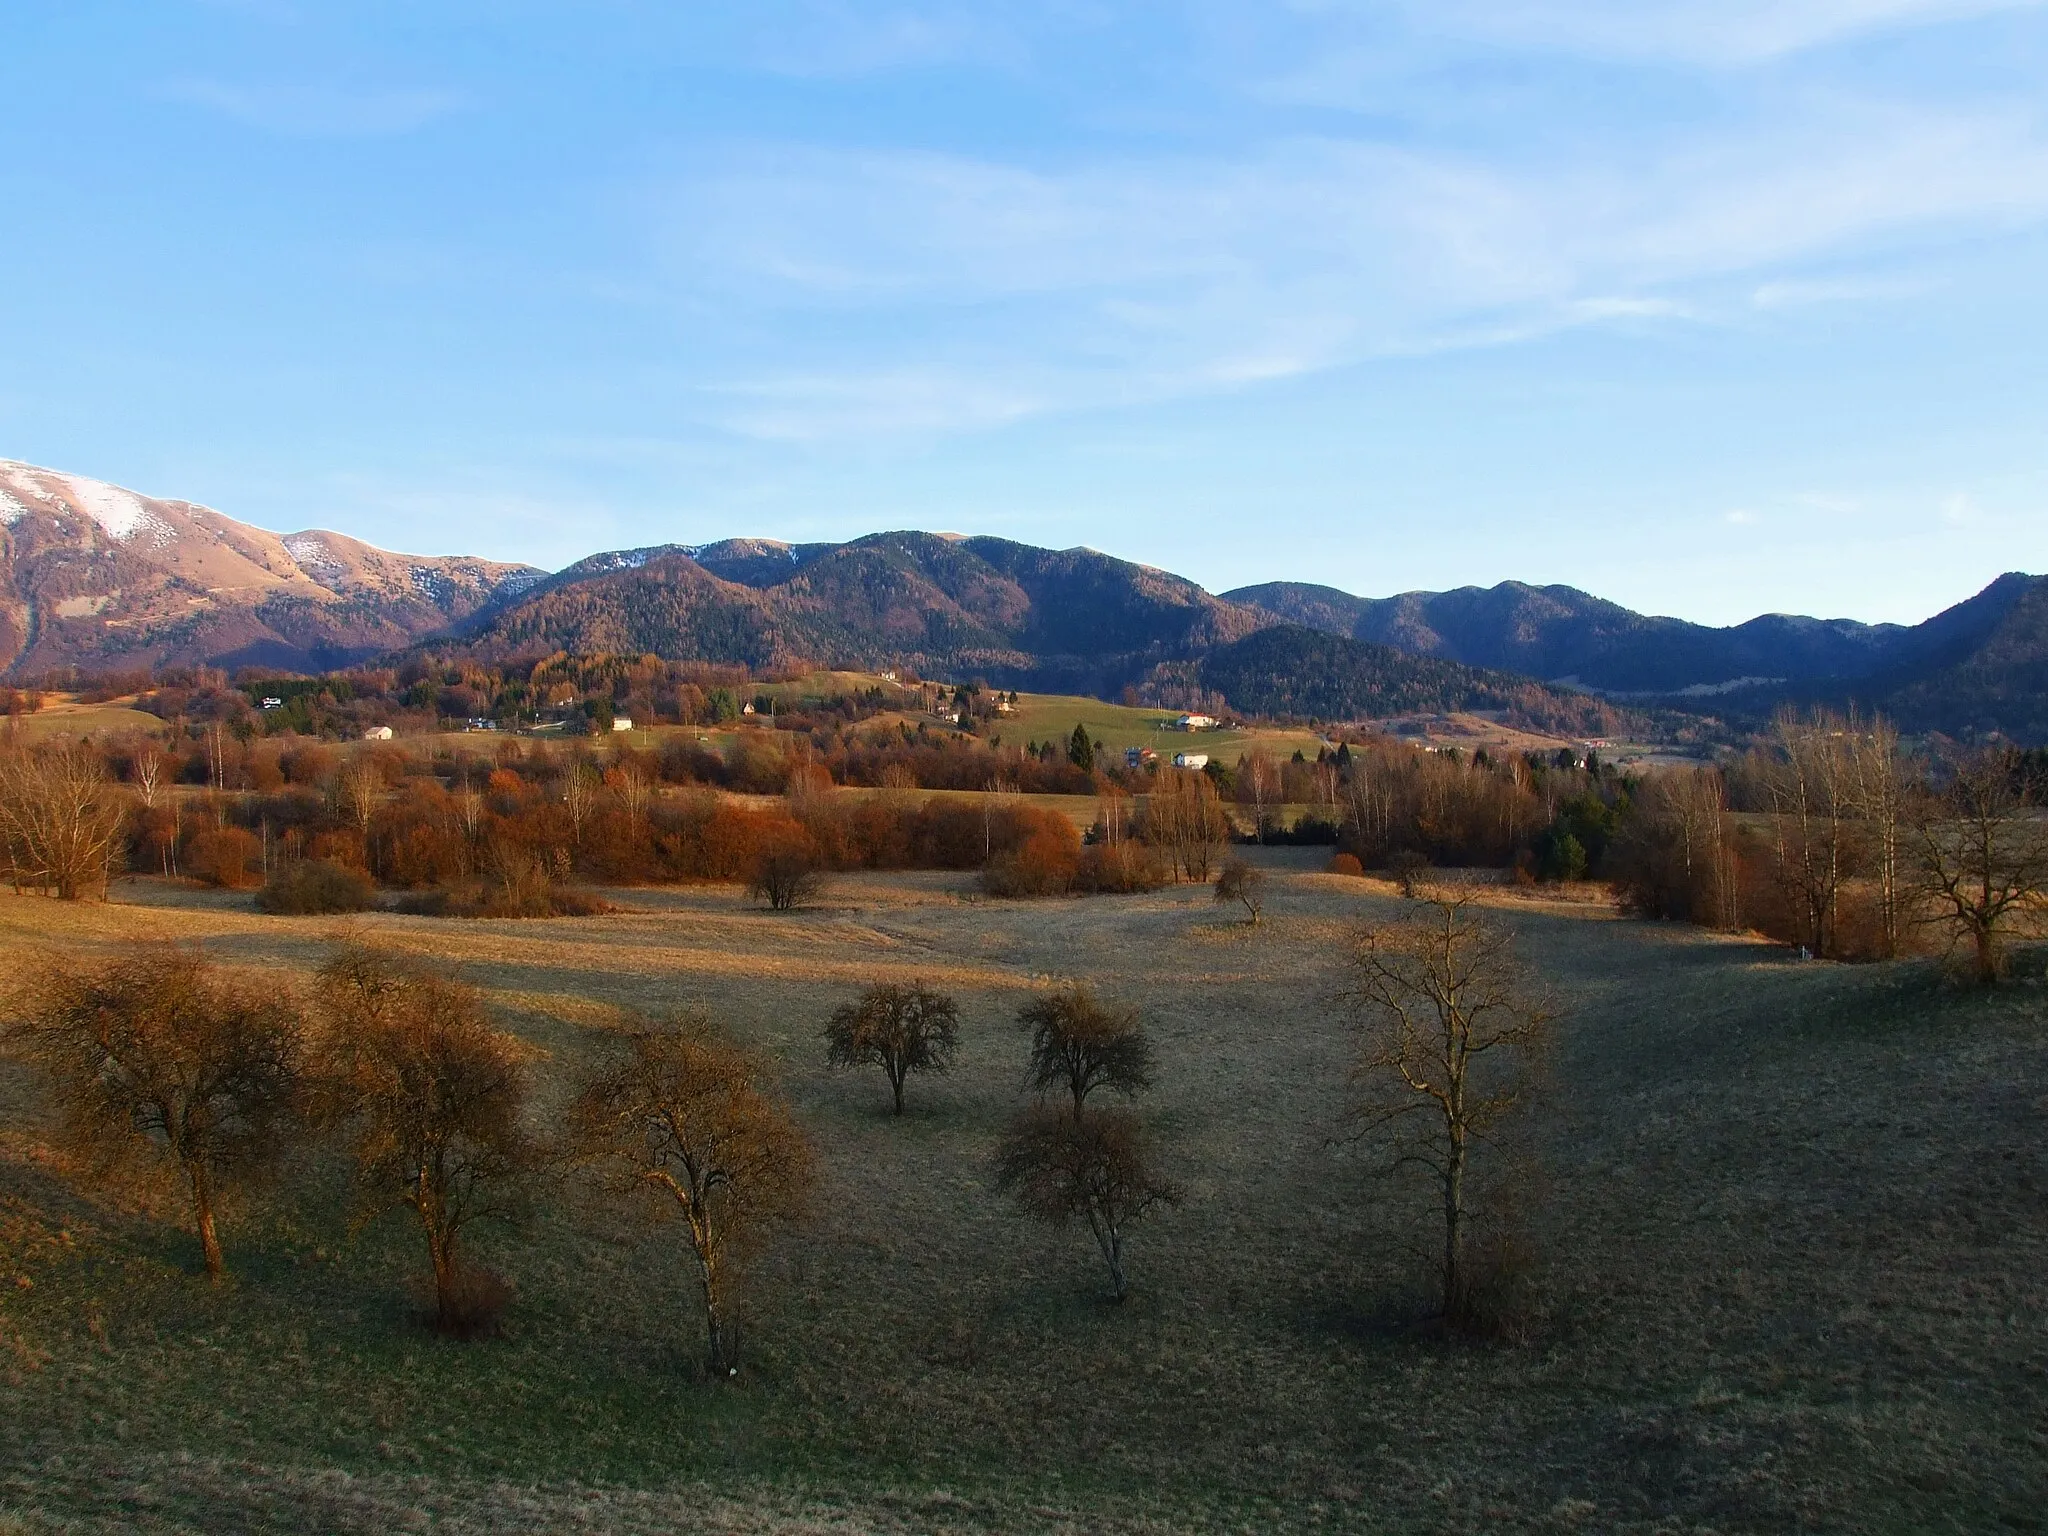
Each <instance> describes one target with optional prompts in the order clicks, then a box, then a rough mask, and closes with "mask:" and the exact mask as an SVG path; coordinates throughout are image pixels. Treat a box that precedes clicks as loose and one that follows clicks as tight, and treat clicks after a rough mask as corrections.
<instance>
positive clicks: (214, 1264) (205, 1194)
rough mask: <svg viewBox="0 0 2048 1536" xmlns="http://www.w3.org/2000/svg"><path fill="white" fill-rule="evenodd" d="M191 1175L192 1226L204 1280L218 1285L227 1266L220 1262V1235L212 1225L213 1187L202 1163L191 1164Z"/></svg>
mask: <svg viewBox="0 0 2048 1536" xmlns="http://www.w3.org/2000/svg"><path fill="white" fill-rule="evenodd" d="M191 1174H192V1225H193V1226H194V1228H196V1229H197V1231H198V1233H199V1253H200V1256H201V1257H202V1258H203V1259H204V1260H205V1262H206V1278H207V1279H208V1280H211V1281H212V1282H213V1283H214V1284H215V1285H218V1284H220V1281H221V1276H223V1275H224V1274H226V1273H227V1266H226V1265H225V1264H224V1263H223V1262H222V1261H221V1256H220V1233H219V1231H218V1230H217V1229H216V1228H215V1226H214V1223H213V1185H212V1182H211V1181H210V1180H209V1179H208V1178H207V1177H206V1165H205V1164H204V1163H193V1164H192V1165H191Z"/></svg>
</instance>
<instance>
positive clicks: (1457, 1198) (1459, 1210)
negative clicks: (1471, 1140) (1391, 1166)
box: [1444, 1133, 1465, 1318]
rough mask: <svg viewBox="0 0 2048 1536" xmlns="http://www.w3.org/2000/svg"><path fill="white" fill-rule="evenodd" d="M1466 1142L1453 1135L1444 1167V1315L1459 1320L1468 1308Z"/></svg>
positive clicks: (1460, 1137)
mask: <svg viewBox="0 0 2048 1536" xmlns="http://www.w3.org/2000/svg"><path fill="white" fill-rule="evenodd" d="M1464 1251H1465V1142H1464V1138H1463V1137H1462V1136H1459V1135H1457V1134H1455V1133H1453V1135H1452V1137H1451V1149H1450V1159H1449V1161H1448V1162H1447V1163H1446V1164H1445V1167H1444V1316H1445V1317H1450V1318H1455V1317H1456V1316H1457V1315H1458V1314H1459V1312H1460V1311H1461V1310H1462V1309H1463V1307H1464V1302H1465V1296H1464V1285H1465V1277H1464V1273H1463V1258H1464Z"/></svg>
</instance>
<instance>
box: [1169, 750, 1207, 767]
mask: <svg viewBox="0 0 2048 1536" xmlns="http://www.w3.org/2000/svg"><path fill="white" fill-rule="evenodd" d="M1173 766H1174V767H1176V768H1206V767H1208V766H1209V754H1208V753H1206V752H1176V753H1174V754H1173Z"/></svg>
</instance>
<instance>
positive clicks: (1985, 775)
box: [1913, 749, 2048, 985]
mask: <svg viewBox="0 0 2048 1536" xmlns="http://www.w3.org/2000/svg"><path fill="white" fill-rule="evenodd" d="M1913 822H1914V833H1915V838H1916V841H1917V844H1918V854H1919V859H1918V863H1919V868H1918V882H1917V883H1918V885H1919V891H1920V895H1921V896H1922V897H1923V899H1924V900H1925V901H1926V902H1927V903H1928V905H1929V906H1930V907H1931V908H1932V912H1931V914H1930V916H1929V918H1928V921H1930V922H1932V923H1934V924H1936V925H1938V926H1939V927H1941V928H1943V929H1945V930H1946V931H1947V932H1948V935H1949V941H1950V949H1951V952H1952V953H1953V951H1954V950H1955V949H1957V948H1966V949H1967V951H1968V955H1969V960H1968V965H1967V974H1968V975H1969V977H1970V979H1971V980H1972V981H1975V982H1977V983H1978V984H1980V985H1988V984H1990V983H1992V982H1994V981H1996V980H1997V979H1998V978H1999V976H2000V975H2001V974H2002V973H2003V971H2004V968H2005V940H2006V937H2007V935H2008V934H2009V932H2010V931H2011V929H2013V928H2014V927H2015V926H2017V925H2018V924H2019V923H2020V922H2021V921H2022V920H2024V919H2026V918H2028V917H2031V916H2035V915H2037V914H2040V913H2042V912H2044V911H2048V819H2044V818H2043V817H2042V815H2041V814H2040V811H2039V809H2038V808H2037V807H2035V806H2034V805H2033V804H2031V803H2030V797H2029V796H2028V794H2027V793H2026V790H2025V786H2024V785H2023V783H2022V782H2021V780H2020V778H2019V776H2018V775H2017V774H2016V773H2015V772H2014V771H2013V765H2012V763H2011V761H2010V760H2009V759H2008V758H2007V756H2006V754H2005V753H2003V752H2000V751H1997V750H1995V749H1985V750H1980V751H1977V752H1973V753H1970V754H1968V755H1966V756H1963V757H1961V758H1959V759H1957V760H1956V761H1954V762H1952V763H1950V764H1947V765H1946V771H1945V774H1944V778H1943V782H1942V783H1941V785H1940V787H1939V789H1938V790H1936V791H1935V792H1934V793H1932V794H1930V795H1928V796H1926V797H1925V798H1924V800H1923V801H1922V803H1921V804H1920V805H1919V806H1918V808H1917V811H1916V814H1915V816H1914V818H1913Z"/></svg>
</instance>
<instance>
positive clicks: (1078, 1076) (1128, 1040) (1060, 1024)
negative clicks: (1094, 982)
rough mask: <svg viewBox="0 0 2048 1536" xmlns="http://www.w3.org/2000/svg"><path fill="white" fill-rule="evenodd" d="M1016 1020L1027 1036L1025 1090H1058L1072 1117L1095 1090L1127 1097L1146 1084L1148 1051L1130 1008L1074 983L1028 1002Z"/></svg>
mask: <svg viewBox="0 0 2048 1536" xmlns="http://www.w3.org/2000/svg"><path fill="white" fill-rule="evenodd" d="M1017 1018H1018V1022H1019V1023H1020V1024H1022V1025H1023V1026H1024V1028H1026V1029H1027V1030H1029V1031H1030V1032H1031V1065H1030V1067H1029V1068H1028V1069H1027V1071H1026V1073H1025V1087H1026V1088H1027V1089H1029V1090H1030V1091H1031V1092H1033V1093H1036V1094H1038V1095H1039V1096H1040V1097H1043V1096H1044V1095H1045V1094H1047V1093H1049V1092H1051V1091H1053V1090H1054V1089H1056V1088H1064V1089H1065V1090H1066V1091H1067V1093H1068V1094H1069V1095H1070V1096H1071V1097H1072V1099H1073V1101H1074V1116H1075V1118H1076V1119H1079V1118H1080V1115H1081V1110H1082V1108H1083V1106H1084V1105H1085V1104H1086V1102H1087V1099H1088V1095H1089V1094H1091V1093H1093V1092H1094V1091H1095V1090H1096V1089H1097V1088H1107V1089H1109V1090H1110V1091H1111V1092H1112V1093H1120V1094H1122V1095H1123V1096H1124V1097H1125V1098H1133V1097H1135V1096H1136V1095H1137V1094H1138V1093H1139V1092H1140V1090H1142V1089H1145V1088H1148V1087H1150V1086H1151V1084H1152V1047H1151V1044H1150V1043H1149V1042H1148V1041H1147V1040H1146V1039H1145V1030H1144V1027H1143V1026H1142V1025H1141V1024H1140V1023H1139V1022H1138V1011H1137V1010H1136V1009H1135V1008H1130V1007H1123V1006H1119V1005H1115V1004H1110V1003H1104V1002H1103V1001H1101V1000H1100V999H1099V998H1097V997H1096V995H1095V993H1094V992H1093V991H1092V990H1091V989H1089V988H1088V987H1085V986H1081V985H1079V984H1075V985H1071V986H1066V987H1062V988H1061V989H1060V990H1059V991H1057V992H1049V993H1046V994H1044V995H1043V996H1040V997H1035V998H1033V999H1032V1000H1031V1001H1030V1002H1028V1003H1026V1004H1025V1005H1024V1006H1023V1007H1022V1008H1021V1009H1020V1010H1018V1014H1017Z"/></svg>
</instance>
